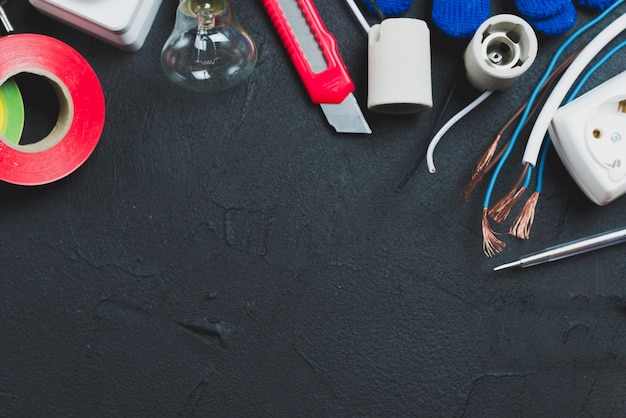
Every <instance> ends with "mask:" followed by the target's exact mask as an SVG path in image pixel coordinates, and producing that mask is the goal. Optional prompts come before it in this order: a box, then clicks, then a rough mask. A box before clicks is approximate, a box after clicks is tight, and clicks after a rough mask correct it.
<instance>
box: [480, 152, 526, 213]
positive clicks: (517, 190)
mask: <svg viewBox="0 0 626 418" xmlns="http://www.w3.org/2000/svg"><path fill="white" fill-rule="evenodd" d="M528 168H529V164H525V165H524V169H523V170H522V174H521V175H520V176H519V178H518V179H517V181H516V182H515V186H513V189H511V191H510V192H508V193H507V194H506V195H505V196H504V197H503V198H502V199H500V201H499V202H498V203H496V204H495V205H494V206H493V207H492V208H491V209H489V216H491V218H492V219H493V220H494V221H496V222H498V223H502V222H503V221H504V220H505V219H506V218H507V216H509V213H510V212H511V209H513V206H515V204H516V203H517V201H518V200H519V199H520V198H521V197H522V195H523V194H524V192H525V191H526V187H524V186H522V184H523V183H524V178H525V177H526V173H528Z"/></svg>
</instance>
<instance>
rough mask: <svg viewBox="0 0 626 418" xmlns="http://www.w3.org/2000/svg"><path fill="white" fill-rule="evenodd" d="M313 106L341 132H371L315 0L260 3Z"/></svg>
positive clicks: (352, 84) (333, 39)
mask: <svg viewBox="0 0 626 418" xmlns="http://www.w3.org/2000/svg"><path fill="white" fill-rule="evenodd" d="M261 2H262V3H263V5H264V6H265V9H266V10H267V12H268V14H269V16H270V19H271V20H272V23H273V24H274V27H275V28H276V30H277V31H278V35H279V36H280V38H281V40H282V42H283V44H284V45H285V48H286V49H287V53H288V54H289V57H290V58H291V61H292V62H293V64H294V66H295V67H296V70H297V72H298V74H299V76H300V78H301V79H302V82H303V83H304V86H305V88H306V89H307V92H308V93H309V96H310V97H311V100H312V101H313V103H316V104H319V105H320V106H321V108H322V111H323V112H324V115H325V116H326V120H327V121H328V123H329V124H330V125H331V126H333V127H334V128H335V130H336V131H337V132H340V133H367V134H370V133H372V130H371V129H370V127H369V125H368V124H367V121H366V120H365V117H364V116H363V113H362V112H361V108H360V107H359V104H358V103H357V101H356V98H355V97H354V94H352V92H353V91H354V83H353V82H352V79H351V78H350V74H348V70H347V69H346V66H345V64H344V63H343V61H342V59H341V57H340V56H339V51H338V49H337V41H336V40H335V38H334V37H333V36H332V34H331V33H330V32H329V31H328V30H327V29H326V27H325V26H324V23H323V22H322V19H321V17H320V15H319V13H318V11H317V9H316V8H315V5H314V4H313V0H261Z"/></svg>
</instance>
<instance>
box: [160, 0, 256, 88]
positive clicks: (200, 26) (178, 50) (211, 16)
mask: <svg viewBox="0 0 626 418" xmlns="http://www.w3.org/2000/svg"><path fill="white" fill-rule="evenodd" d="M256 61H257V50H256V46H255V45H254V42H253V41H252V39H251V38H250V36H249V35H248V34H247V33H246V31H244V30H243V28H241V27H240V26H239V25H237V24H236V23H235V21H234V19H233V14H232V10H231V8H230V4H229V2H228V0H181V2H180V3H179V5H178V8H177V9H176V23H175V25H174V30H173V31H172V33H171V34H170V36H169V38H168V39H167V41H166V42H165V45H163V50H162V51H161V66H162V67H163V71H164V72H165V74H166V75H167V76H168V77H169V78H170V80H172V81H173V82H174V83H176V84H178V85H180V86H182V87H185V88H188V89H190V90H195V91H200V92H217V91H221V90H225V89H227V88H230V87H232V86H234V85H236V84H237V83H239V82H241V81H243V80H245V79H246V78H248V76H249V75H250V73H251V72H252V70H253V69H254V66H255V65H256Z"/></svg>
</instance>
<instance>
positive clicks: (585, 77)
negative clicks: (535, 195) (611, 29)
mask: <svg viewBox="0 0 626 418" xmlns="http://www.w3.org/2000/svg"><path fill="white" fill-rule="evenodd" d="M624 47H626V40H624V41H622V42H620V43H619V44H617V45H616V46H614V47H613V48H612V49H611V50H610V51H609V52H607V53H606V54H605V55H604V56H602V58H600V59H599V60H598V61H597V62H596V63H595V64H594V65H593V66H592V67H591V68H590V69H589V70H588V71H587V72H586V73H585V74H584V75H583V76H582V78H581V79H580V81H579V82H578V83H577V84H576V86H575V87H574V89H573V90H572V92H571V93H570V94H569V96H568V97H567V100H566V101H565V103H569V102H571V101H572V100H574V99H575V98H576V96H578V93H579V92H580V90H581V89H582V88H583V86H584V85H585V84H586V83H587V81H589V79H590V78H591V76H592V75H593V74H594V73H595V72H596V71H597V70H598V69H599V68H600V67H602V66H603V65H604V64H605V63H606V62H607V61H608V60H609V59H611V57H613V55H615V54H617V53H618V52H619V51H620V50H621V49H622V48H624ZM551 142H552V140H551V139H550V137H549V136H548V138H547V139H546V143H545V144H544V146H543V150H542V151H541V159H540V161H539V170H538V171H537V186H536V187H535V190H536V191H537V192H539V193H541V191H542V189H543V170H544V166H545V164H546V155H547V154H548V149H549V148H550V144H551Z"/></svg>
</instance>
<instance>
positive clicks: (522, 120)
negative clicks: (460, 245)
mask: <svg viewBox="0 0 626 418" xmlns="http://www.w3.org/2000/svg"><path fill="white" fill-rule="evenodd" d="M624 1H626V0H618V1H616V2H615V3H613V5H612V6H611V7H609V8H608V9H606V10H605V11H603V12H602V13H600V14H599V15H598V16H596V17H595V18H594V19H593V20H590V21H589V22H587V23H586V24H585V25H583V26H582V27H580V28H579V29H578V30H576V31H575V32H574V33H573V34H572V35H571V36H570V37H569V38H567V39H566V40H565V42H563V44H562V45H561V46H560V47H559V49H558V50H557V51H556V53H555V54H554V56H553V57H552V60H551V61H550V64H549V65H548V68H547V69H546V71H545V73H544V74H543V77H542V78H541V80H539V82H538V83H537V85H536V86H535V89H534V90H533V92H532V94H531V95H530V98H529V99H528V104H527V105H526V109H524V112H523V113H522V116H521V118H520V120H519V122H518V124H517V127H516V128H515V131H514V132H513V135H512V136H511V141H510V142H509V144H508V146H507V147H506V149H505V150H504V153H503V154H502V157H501V158H500V161H498V164H497V165H496V167H495V168H494V170H493V174H492V175H491V179H490V181H489V185H488V186H487V191H486V192H485V199H484V200H483V207H484V208H489V202H490V201H491V195H492V194H493V189H494V187H495V184H496V181H497V179H498V176H499V175H500V171H501V170H502V167H503V166H504V164H505V163H506V160H507V159H508V157H509V155H510V154H511V151H512V150H513V148H514V146H515V142H516V141H517V138H518V137H519V135H520V133H521V131H522V129H523V127H524V124H525V123H526V119H528V115H529V114H530V111H531V108H532V107H533V105H534V103H535V101H536V100H537V97H538V96H539V93H540V90H541V87H542V86H543V85H544V84H545V82H546V81H547V80H548V78H549V77H550V74H551V73H552V71H553V70H554V67H555V66H556V63H557V61H558V59H559V58H560V57H561V55H562V54H563V52H564V51H565V49H567V48H568V47H569V46H570V45H571V44H572V43H573V42H574V41H575V40H576V39H577V38H578V37H579V36H580V35H582V34H583V33H584V32H586V31H587V30H589V29H590V28H592V27H593V26H595V25H596V24H597V23H598V22H600V20H602V19H604V18H605V17H606V16H607V15H608V14H609V13H611V12H612V11H613V10H615V9H616V8H617V7H618V6H620V5H621V4H622V3H624Z"/></svg>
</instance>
